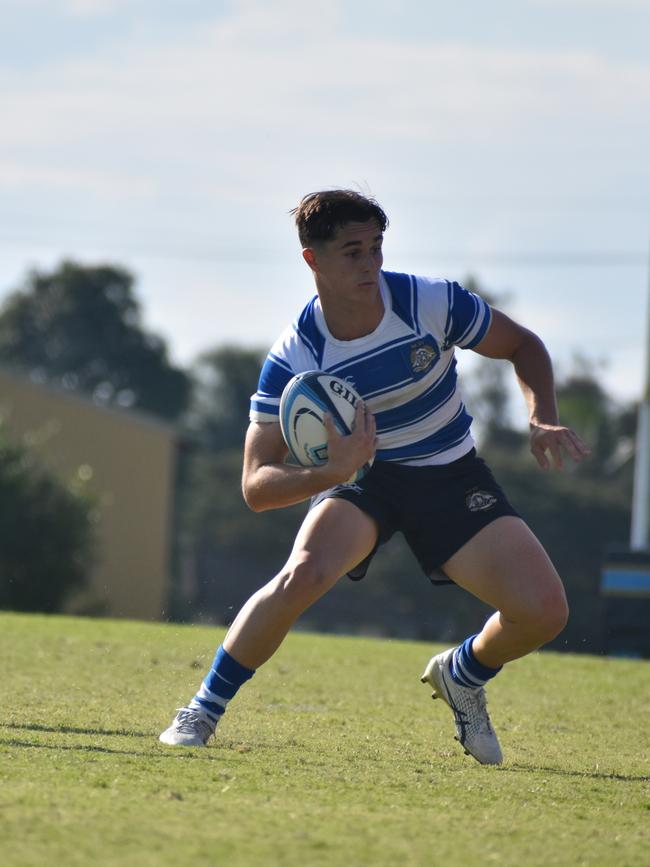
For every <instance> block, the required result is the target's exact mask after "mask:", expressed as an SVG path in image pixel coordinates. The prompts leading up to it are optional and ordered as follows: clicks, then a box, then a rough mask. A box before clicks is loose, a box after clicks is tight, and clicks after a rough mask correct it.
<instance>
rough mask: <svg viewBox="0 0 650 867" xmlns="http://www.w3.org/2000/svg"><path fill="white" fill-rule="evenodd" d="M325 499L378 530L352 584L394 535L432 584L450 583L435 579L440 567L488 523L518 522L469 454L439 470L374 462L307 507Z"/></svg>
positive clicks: (483, 465)
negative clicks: (351, 509)
mask: <svg viewBox="0 0 650 867" xmlns="http://www.w3.org/2000/svg"><path fill="white" fill-rule="evenodd" d="M330 497H334V498H338V499H342V500H347V501H348V502H350V503H354V505H355V506H358V507H359V508H360V509H361V510H362V511H364V512H365V513H366V514H368V515H370V516H371V517H372V518H374V519H375V521H376V522H377V526H378V528H379V535H378V538H377V544H376V546H375V548H374V550H373V551H372V552H371V553H370V554H369V555H368V556H367V557H366V558H365V560H363V561H362V562H361V563H359V564H358V565H357V566H356V567H355V568H354V569H353V570H352V571H351V572H348V575H349V577H350V578H352V580H354V581H358V580H359V579H360V578H363V577H364V575H365V574H366V572H367V571H368V566H369V565H370V561H371V560H372V558H373V557H374V555H375V553H376V551H377V548H379V546H380V545H383V544H384V543H385V542H387V541H388V540H389V539H390V538H391V536H392V535H393V533H396V532H398V531H399V532H401V533H403V534H404V538H405V539H406V542H407V543H408V546H409V547H410V549H411V551H413V554H414V555H415V557H416V558H417V560H418V563H419V564H420V566H421V567H422V569H423V571H424V573H425V574H426V575H427V576H428V577H429V578H430V579H431V581H432V583H434V584H450V583H453V582H451V581H450V580H449V579H448V578H442V577H440V573H439V572H438V571H437V570H438V569H439V567H440V566H442V564H443V563H445V562H446V561H447V560H449V558H450V557H451V556H452V554H455V553H456V551H458V550H459V549H460V548H462V546H463V545H464V544H465V543H466V542H468V541H469V540H470V539H471V538H472V537H473V536H475V535H476V534H477V533H478V532H479V530H482V529H483V527H486V526H487V525H488V524H490V523H492V521H494V520H496V519H497V518H501V517H503V516H504V515H513V516H515V517H519V515H518V513H517V511H516V509H515V508H514V507H513V506H512V505H511V504H510V503H509V502H508V498H507V497H506V495H505V494H504V492H503V491H502V490H501V487H500V486H499V484H498V482H497V481H496V479H495V478H494V476H493V475H492V472H491V470H490V468H489V467H488V465H487V464H486V463H485V461H484V460H482V458H479V457H478V456H477V455H476V451H475V450H474V449H472V451H470V452H469V453H468V454H466V455H464V456H463V457H462V458H460V459H459V460H457V461H453V463H450V464H444V465H443V466H431V467H410V466H406V465H404V464H395V463H388V462H385V461H377V462H375V464H374V465H373V467H372V469H371V470H370V471H369V472H368V473H367V475H365V476H364V477H363V479H361V481H359V482H356V483H355V484H352V485H337V486H336V487H334V488H330V489H329V490H327V491H323V492H322V493H320V494H318V495H317V496H316V497H314V498H313V500H312V503H311V507H312V508H313V507H314V506H316V505H318V503H321V502H322V501H323V500H326V499H328V498H330Z"/></svg>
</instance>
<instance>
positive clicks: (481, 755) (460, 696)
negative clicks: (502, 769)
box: [420, 648, 503, 765]
mask: <svg viewBox="0 0 650 867" xmlns="http://www.w3.org/2000/svg"><path fill="white" fill-rule="evenodd" d="M454 649H455V648H452V649H451V650H445V651H444V653H439V654H438V655H437V656H434V657H432V659H430V660H429V663H428V665H427V667H426V668H425V669H424V674H423V675H422V677H421V678H420V680H421V681H422V683H429V684H431V686H432V687H433V695H432V696H431V697H432V698H441V699H442V700H443V701H444V702H446V703H447V704H448V705H449V707H450V708H451V709H452V711H453V713H454V719H455V722H456V740H457V741H459V742H460V744H461V746H462V747H464V748H465V754H466V755H471V756H474V758H475V759H476V761H477V762H480V763H481V764H482V765H500V764H501V762H502V761H503V756H502V754H501V747H500V746H499V740H498V738H497V736H496V735H495V733H494V729H493V728H492V724H491V723H490V717H489V716H488V712H487V708H486V700H485V690H484V689H483V687H482V686H480V687H478V689H469V688H468V687H466V686H460V684H458V683H456V681H455V680H453V678H452V676H451V671H450V666H451V658H452V655H453V652H454Z"/></svg>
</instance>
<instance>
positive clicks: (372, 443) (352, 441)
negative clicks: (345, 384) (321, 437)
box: [324, 401, 377, 485]
mask: <svg viewBox="0 0 650 867" xmlns="http://www.w3.org/2000/svg"><path fill="white" fill-rule="evenodd" d="M324 422H325V429H326V430H327V456H328V460H327V465H326V466H327V469H328V475H331V476H332V479H333V482H332V484H338V485H340V484H344V483H345V482H347V480H348V479H349V478H350V477H351V476H353V475H354V473H356V471H357V470H358V469H360V468H361V467H362V466H363V465H364V464H367V463H368V461H369V460H371V459H372V458H373V457H374V456H375V451H376V450H377V425H376V423H375V417H374V415H373V414H372V413H371V412H369V411H368V407H367V406H366V405H365V403H364V402H363V401H359V403H358V404H357V409H356V413H355V416H354V424H353V427H352V433H350V434H347V435H341V434H340V433H339V432H338V430H337V429H336V425H335V424H334V421H333V419H332V417H331V416H330V415H329V414H326V415H325V417H324Z"/></svg>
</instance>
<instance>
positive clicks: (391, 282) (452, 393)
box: [250, 271, 491, 466]
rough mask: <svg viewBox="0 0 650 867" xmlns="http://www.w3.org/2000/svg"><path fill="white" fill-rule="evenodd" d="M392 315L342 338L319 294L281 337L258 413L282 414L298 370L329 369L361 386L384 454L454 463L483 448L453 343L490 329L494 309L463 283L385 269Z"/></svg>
mask: <svg viewBox="0 0 650 867" xmlns="http://www.w3.org/2000/svg"><path fill="white" fill-rule="evenodd" d="M379 286H380V290H381V295H382V299H383V302H384V316H383V318H382V320H381V322H380V323H379V325H378V326H377V328H376V329H375V331H373V332H372V333H371V334H367V335H365V336H364V337H359V338H358V339H356V340H337V339H336V338H335V337H333V336H332V335H331V334H330V332H329V330H328V328H327V323H326V322H325V317H324V315H323V311H322V309H321V306H320V302H319V299H318V296H315V297H314V298H312V299H311V301H310V302H309V303H308V304H307V306H306V307H305V308H304V309H303V311H302V313H301V314H300V316H299V317H298V319H297V320H296V322H294V323H293V325H291V326H290V327H289V328H287V329H286V330H285V331H284V332H283V334H282V335H281V336H280V337H279V338H278V340H277V341H276V342H275V343H274V345H273V347H272V348H271V351H270V352H269V354H268V356H267V359H266V361H265V363H264V366H263V368H262V372H261V375H260V381H259V385H258V387H257V391H256V393H255V394H254V395H253V396H252V398H251V411H250V419H251V421H256V422H277V421H279V407H280V396H281V395H282V391H283V389H284V387H285V385H286V384H287V383H288V382H289V380H290V379H291V378H292V377H293V376H295V375H296V374H298V373H303V372H304V371H306V370H324V371H327V373H331V374H333V375H335V376H338V377H340V378H341V379H344V380H347V381H348V382H350V383H352V385H353V386H354V387H355V388H356V390H357V391H358V392H359V394H360V395H361V396H362V398H363V399H364V401H365V402H366V404H367V406H368V409H369V410H370V412H372V413H373V415H374V416H375V419H376V421H377V439H378V446H377V453H376V456H375V460H379V461H396V462H399V463H404V464H412V465H416V466H422V465H429V464H447V463H450V462H451V461H454V460H457V459H458V458H460V457H462V456H463V455H464V454H466V453H467V452H468V451H469V450H470V449H471V448H472V447H473V445H474V440H473V438H472V435H471V432H470V424H471V421H472V418H471V416H470V415H469V413H468V412H467V410H466V409H465V405H464V403H463V400H462V397H461V395H460V392H459V389H458V384H457V375H456V360H455V358H454V347H455V346H459V347H461V348H462V349H471V348H472V347H473V346H476V344H477V343H479V341H480V340H482V338H483V337H484V336H485V334H486V332H487V330H488V327H489V325H490V318H491V313H490V308H489V306H488V305H487V304H486V302H485V301H483V299H482V298H479V296H478V295H475V294H473V293H472V292H468V291H467V290H466V289H463V287H462V286H459V285H458V283H451V282H449V281H448V280H438V279H431V278H426V277H413V276H410V275H408V274H394V273H391V272H388V271H382V272H381V274H380V279H379Z"/></svg>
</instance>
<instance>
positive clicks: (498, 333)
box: [474, 309, 590, 470]
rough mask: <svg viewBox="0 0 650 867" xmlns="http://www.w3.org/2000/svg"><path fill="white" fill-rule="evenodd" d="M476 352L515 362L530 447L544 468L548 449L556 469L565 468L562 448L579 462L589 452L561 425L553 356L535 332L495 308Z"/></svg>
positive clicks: (581, 442)
mask: <svg viewBox="0 0 650 867" xmlns="http://www.w3.org/2000/svg"><path fill="white" fill-rule="evenodd" d="M474 351H475V352H478V353H479V355H484V356H485V357H486V358H504V359H507V360H508V361H511V362H512V364H513V366H514V368H515V373H516V375H517V380H518V382H519V386H520V388H521V390H522V392H523V395H524V398H525V399H526V404H527V405H528V419H529V423H530V450H531V451H532V453H533V455H534V456H535V458H536V460H537V463H538V464H539V465H540V467H541V468H542V469H543V470H547V469H548V468H549V466H550V461H549V459H548V457H547V455H546V452H549V453H550V456H551V458H552V461H553V463H554V465H555V467H556V469H561V468H562V450H563V449H564V451H566V453H567V454H568V455H569V457H571V458H572V459H573V460H574V461H576V462H578V461H581V460H582V459H583V458H585V457H587V455H589V454H590V450H589V448H588V446H587V445H586V444H585V443H584V442H583V441H582V439H581V438H580V437H579V436H578V435H577V434H576V433H575V432H574V431H572V430H571V429H570V428H567V427H563V426H562V425H561V424H560V419H559V416H558V410H557V402H556V399H555V384H554V380H553V367H552V364H551V359H550V356H549V354H548V352H547V350H546V347H545V346H544V344H543V343H542V341H541V340H540V338H539V337H538V336H537V335H536V334H533V332H532V331H529V330H528V329H527V328H524V327H523V326H522V325H519V324H518V323H517V322H515V321H514V320H512V319H510V317H508V316H506V315H505V314H504V313H501V312H500V311H499V310H494V309H493V310H492V321H491V323H490V327H489V329H488V331H487V334H486V335H485V337H484V338H483V339H482V340H481V341H480V343H477V345H476V346H475V347H474Z"/></svg>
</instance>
